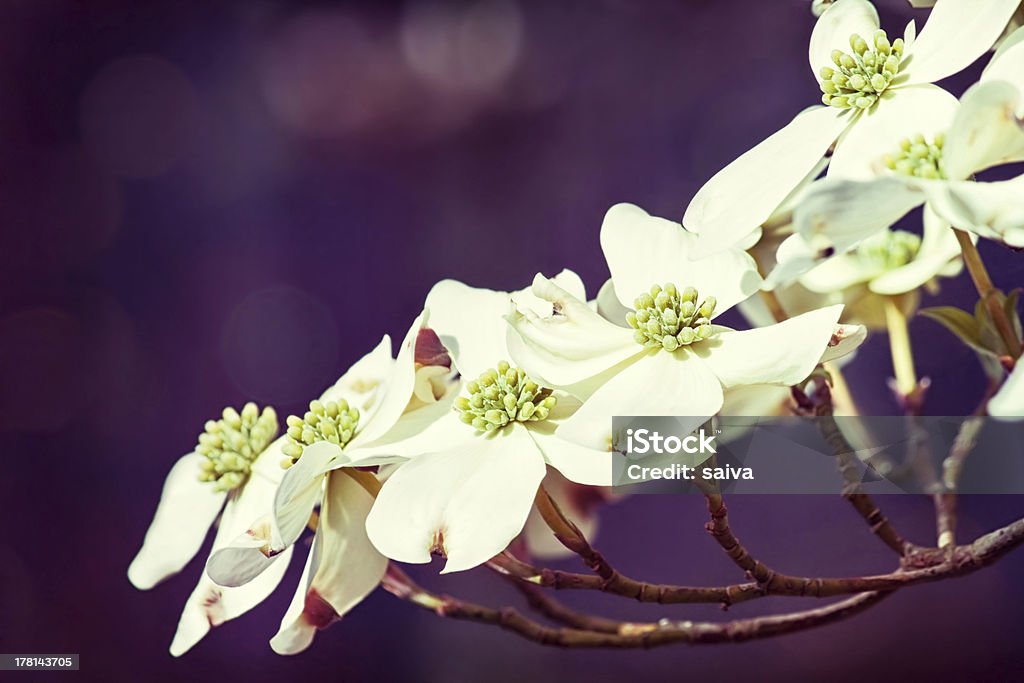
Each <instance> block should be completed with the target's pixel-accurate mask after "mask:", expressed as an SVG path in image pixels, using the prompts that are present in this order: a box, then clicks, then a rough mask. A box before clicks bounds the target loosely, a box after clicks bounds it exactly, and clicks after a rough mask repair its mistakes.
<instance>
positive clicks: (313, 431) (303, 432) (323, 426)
mask: <svg viewBox="0 0 1024 683" xmlns="http://www.w3.org/2000/svg"><path fill="white" fill-rule="evenodd" d="M286 423H287V425H288V432H287V434H288V443H286V444H285V445H284V447H283V448H282V449H281V451H282V452H283V453H284V454H285V458H284V460H282V461H281V466H282V467H284V468H285V469H287V468H289V467H291V466H292V465H294V464H295V463H296V461H298V459H299V458H300V457H301V456H302V450H303V448H305V447H306V446H312V445H313V444H314V443H316V442H317V441H329V442H331V443H333V444H337V445H338V446H340V447H342V448H344V447H345V446H346V445H347V444H348V442H349V441H351V440H352V437H353V436H355V433H356V428H357V427H358V426H359V409H358V408H354V407H351V406H349V404H348V401H345V400H344V399H342V400H340V401H327V402H326V403H321V402H320V401H311V402H310V404H309V410H307V411H306V414H305V415H303V416H302V417H299V416H297V415H289V416H288V420H287V421H286Z"/></svg>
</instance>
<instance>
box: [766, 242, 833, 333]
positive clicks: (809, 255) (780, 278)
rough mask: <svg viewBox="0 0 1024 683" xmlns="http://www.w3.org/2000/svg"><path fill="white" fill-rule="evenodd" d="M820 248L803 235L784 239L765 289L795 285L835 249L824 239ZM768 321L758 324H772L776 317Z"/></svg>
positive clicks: (778, 289) (777, 288)
mask: <svg viewBox="0 0 1024 683" xmlns="http://www.w3.org/2000/svg"><path fill="white" fill-rule="evenodd" d="M822 242H823V244H822V246H821V247H820V248H818V247H815V246H813V245H812V244H811V243H810V242H809V241H807V240H806V239H804V238H803V236H802V235H790V236H789V237H787V238H786V239H784V240H782V243H781V244H779V248H778V250H777V251H776V252H775V267H774V268H772V271H771V272H770V273H768V277H767V278H765V281H764V289H766V290H767V291H773V290H775V291H779V292H781V291H783V289H781V288H788V287H790V286H795V285H794V283H795V282H796V281H797V280H798V279H799V278H800V276H802V275H803V274H804V273H806V272H808V271H810V270H811V269H812V268H814V267H815V266H816V265H818V264H819V263H822V262H823V261H824V260H825V259H826V258H828V257H829V256H830V255H831V254H832V253H833V252H834V251H835V248H834V247H832V245H831V243H830V242H828V241H827V240H822ZM768 315H769V317H770V318H772V319H770V320H768V321H762V322H759V323H758V326H762V325H771V324H772V323H773V322H775V320H774V317H773V316H771V314H770V313H768Z"/></svg>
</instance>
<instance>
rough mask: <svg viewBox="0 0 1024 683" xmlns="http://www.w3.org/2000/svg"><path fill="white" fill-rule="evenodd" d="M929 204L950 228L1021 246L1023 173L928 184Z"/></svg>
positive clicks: (1023, 208)
mask: <svg viewBox="0 0 1024 683" xmlns="http://www.w3.org/2000/svg"><path fill="white" fill-rule="evenodd" d="M926 190H927V191H928V204H929V206H930V207H931V208H932V209H933V210H934V211H935V213H937V214H938V215H939V216H941V217H942V218H943V219H945V220H947V221H949V222H950V223H951V224H952V225H953V226H954V227H957V228H960V229H961V230H969V231H971V232H973V233H975V234H976V235H978V236H980V237H985V238H987V239H994V240H999V241H1002V242H1005V243H1006V244H1008V245H1010V246H1011V247H1024V176H1018V177H1017V178H1014V179H1012V180H1004V181H1000V182H994V183H975V182H970V181H962V182H949V183H929V184H928V186H927V187H926Z"/></svg>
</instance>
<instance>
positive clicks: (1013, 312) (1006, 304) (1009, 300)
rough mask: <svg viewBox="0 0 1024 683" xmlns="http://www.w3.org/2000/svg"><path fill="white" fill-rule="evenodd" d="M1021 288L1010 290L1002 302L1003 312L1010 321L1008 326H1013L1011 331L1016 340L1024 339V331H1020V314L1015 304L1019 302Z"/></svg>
mask: <svg viewBox="0 0 1024 683" xmlns="http://www.w3.org/2000/svg"><path fill="white" fill-rule="evenodd" d="M1020 292H1021V288H1020V287H1018V288H1017V289H1014V290H1012V291H1011V292H1010V293H1009V294H1008V295H1007V296H1006V298H1005V299H1004V300H1003V310H1004V311H1005V312H1006V317H1007V318H1009V319H1010V324H1011V325H1013V331H1014V332H1015V333H1016V335H1017V339H1021V338H1022V337H1024V329H1021V323H1020V313H1018V311H1017V303H1018V301H1019V300H1020Z"/></svg>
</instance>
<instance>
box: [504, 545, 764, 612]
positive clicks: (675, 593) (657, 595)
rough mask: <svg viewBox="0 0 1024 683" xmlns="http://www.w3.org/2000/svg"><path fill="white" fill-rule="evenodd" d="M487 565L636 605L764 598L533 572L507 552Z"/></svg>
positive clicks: (757, 590)
mask: <svg viewBox="0 0 1024 683" xmlns="http://www.w3.org/2000/svg"><path fill="white" fill-rule="evenodd" d="M489 565H490V566H491V567H492V568H493V569H496V570H497V571H499V572H501V573H502V574H505V575H507V576H510V577H514V578H516V579H518V580H519V581H521V582H524V583H527V584H530V585H535V586H540V587H543V588H553V589H555V590H595V591H600V592H602V593H609V594H612V595H619V596H621V597H625V598H632V599H633V600H636V601H637V602H648V603H657V604H660V605H677V604H700V603H704V604H715V603H717V604H720V605H722V606H723V607H728V606H730V605H734V604H737V603H740V602H747V601H748V600H753V599H755V598H760V597H764V596H765V595H767V593H766V592H765V590H764V588H763V587H762V586H759V585H758V584H757V583H756V582H748V583H739V584H733V585H730V586H679V585H671V584H658V583H648V582H646V581H639V580H637V579H633V578H630V577H628V576H625V575H623V574H622V573H620V572H618V571H615V574H616V579H615V580H614V581H605V580H604V579H603V578H602V577H600V576H595V575H593V574H579V573H576V572H567V571H562V570H560V569H547V568H537V567H534V566H533V565H530V564H527V563H525V562H523V561H522V560H519V559H517V558H516V557H514V556H513V555H512V554H510V553H508V552H505V553H502V554H501V555H498V556H497V557H495V558H493V559H492V560H491V561H490V563H489Z"/></svg>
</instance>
